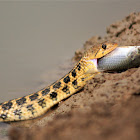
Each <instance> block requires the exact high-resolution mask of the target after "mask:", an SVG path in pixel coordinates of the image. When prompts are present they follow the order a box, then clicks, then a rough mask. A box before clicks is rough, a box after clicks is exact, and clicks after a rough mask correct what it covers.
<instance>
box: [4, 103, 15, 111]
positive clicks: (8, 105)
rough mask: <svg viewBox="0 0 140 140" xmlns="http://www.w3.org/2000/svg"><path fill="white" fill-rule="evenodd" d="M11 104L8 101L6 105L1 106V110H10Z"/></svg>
mask: <svg viewBox="0 0 140 140" xmlns="http://www.w3.org/2000/svg"><path fill="white" fill-rule="evenodd" d="M12 104H13V103H12V102H11V101H9V102H8V103H6V104H3V105H2V108H3V110H8V109H10V108H11V107H12Z"/></svg>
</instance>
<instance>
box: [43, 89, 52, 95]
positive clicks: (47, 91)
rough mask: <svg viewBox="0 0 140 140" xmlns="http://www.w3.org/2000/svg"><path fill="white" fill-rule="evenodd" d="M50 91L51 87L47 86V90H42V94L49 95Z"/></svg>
mask: <svg viewBox="0 0 140 140" xmlns="http://www.w3.org/2000/svg"><path fill="white" fill-rule="evenodd" d="M49 92H50V89H49V88H46V89H45V90H43V91H42V95H43V96H44V95H47V94H48V93H49Z"/></svg>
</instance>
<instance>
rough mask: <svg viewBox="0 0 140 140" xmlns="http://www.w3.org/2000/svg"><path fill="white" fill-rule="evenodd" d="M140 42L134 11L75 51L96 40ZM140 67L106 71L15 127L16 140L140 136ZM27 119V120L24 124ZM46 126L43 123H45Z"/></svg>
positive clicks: (138, 16) (139, 19)
mask: <svg viewBox="0 0 140 140" xmlns="http://www.w3.org/2000/svg"><path fill="white" fill-rule="evenodd" d="M104 41H113V42H116V43H118V44H119V45H140V13H133V14H130V15H129V16H127V17H125V18H124V19H123V20H122V21H118V22H116V23H114V24H112V25H110V26H109V27H108V28H107V35H106V36H105V37H103V38H102V37H100V36H96V37H92V38H91V39H89V40H88V41H86V43H85V44H84V47H83V49H82V50H78V51H76V53H75V57H74V58H73V60H75V61H78V60H79V59H80V58H81V56H82V54H83V52H84V51H85V50H86V49H87V48H89V47H90V46H92V45H95V44H96V43H101V42H104ZM139 106H140V68H132V69H129V70H127V71H125V72H121V73H102V74H100V75H97V76H96V77H95V78H94V79H92V80H90V81H88V82H87V84H86V86H85V87H84V89H83V90H82V91H80V92H78V93H77V94H74V95H73V96H71V97H70V98H68V99H66V100H65V101H63V102H61V103H60V104H59V105H58V106H56V107H55V108H53V109H52V110H51V111H50V112H49V113H46V115H45V116H44V117H43V118H40V119H39V120H37V121H34V122H31V123H30V126H32V129H29V128H17V127H15V128H12V129H10V132H9V136H10V139H12V140H16V139H17V140H18V139H20V140H24V139H33V140H37V139H41V140H45V139H52V140H53V139H68V140H71V139H82V140H84V139H89V140H90V139H93V138H94V139H100V140H101V139H110V140H111V139H116V140H117V139H119V140H125V139H127V140H129V139H135V140H138V139H140V134H139V132H140V117H139V116H140V111H139ZM24 123H25V122H23V124H24ZM41 126H42V127H41Z"/></svg>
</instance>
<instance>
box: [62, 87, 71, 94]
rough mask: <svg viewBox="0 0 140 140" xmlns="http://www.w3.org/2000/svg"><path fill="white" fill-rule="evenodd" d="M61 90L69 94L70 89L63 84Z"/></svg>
mask: <svg viewBox="0 0 140 140" xmlns="http://www.w3.org/2000/svg"><path fill="white" fill-rule="evenodd" d="M62 91H63V92H65V93H66V94H70V91H69V89H68V86H65V87H64V88H63V89H62Z"/></svg>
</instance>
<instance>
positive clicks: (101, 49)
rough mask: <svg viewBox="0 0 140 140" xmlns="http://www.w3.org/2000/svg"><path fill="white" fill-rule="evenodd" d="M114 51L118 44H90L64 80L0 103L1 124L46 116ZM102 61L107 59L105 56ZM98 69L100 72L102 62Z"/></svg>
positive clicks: (81, 84) (78, 89) (89, 77)
mask: <svg viewBox="0 0 140 140" xmlns="http://www.w3.org/2000/svg"><path fill="white" fill-rule="evenodd" d="M116 48H118V44H117V43H110V42H104V43H102V44H97V45H93V46H92V47H91V48H89V49H88V50H87V51H86V52H85V53H84V54H83V57H82V58H81V59H80V60H79V62H78V63H77V64H76V65H75V66H74V68H73V69H72V70H71V71H70V72H69V73H68V74H66V75H65V76H64V77H62V78H60V79H59V80H57V81H56V82H54V83H52V84H51V85H49V86H47V87H45V88H43V89H41V90H39V91H37V92H35V93H32V94H29V95H27V96H23V97H20V98H16V99H13V100H9V101H6V102H3V103H1V104H0V122H12V121H23V120H29V119H34V118H37V117H40V116H41V115H43V114H45V113H46V112H47V111H48V110H49V109H50V108H51V107H53V106H54V105H56V104H58V103H59V102H60V101H62V100H64V99H66V98H68V97H69V96H71V95H73V94H74V93H76V92H78V91H80V90H81V89H82V88H83V87H84V86H85V84H86V82H87V81H88V80H90V79H92V78H94V77H95V76H96V75H97V74H99V73H101V72H100V71H99V70H98V68H97V67H98V66H97V63H96V62H97V61H98V60H99V59H101V58H103V57H104V56H107V55H109V54H110V53H112V52H113V51H114V50H115V49H116ZM139 49H140V48H139ZM117 57H118V56H117ZM104 59H105V60H108V57H106V58H103V60H104ZM109 60H110V59H109ZM112 63H113V62H112ZM99 66H100V68H101V69H102V61H101V64H100V65H99Z"/></svg>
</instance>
